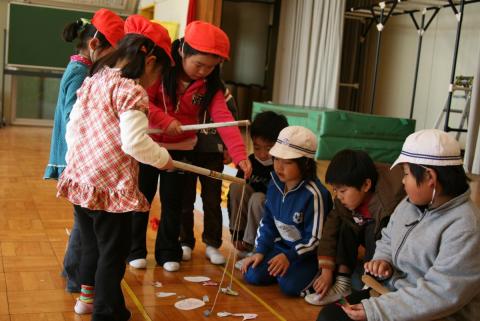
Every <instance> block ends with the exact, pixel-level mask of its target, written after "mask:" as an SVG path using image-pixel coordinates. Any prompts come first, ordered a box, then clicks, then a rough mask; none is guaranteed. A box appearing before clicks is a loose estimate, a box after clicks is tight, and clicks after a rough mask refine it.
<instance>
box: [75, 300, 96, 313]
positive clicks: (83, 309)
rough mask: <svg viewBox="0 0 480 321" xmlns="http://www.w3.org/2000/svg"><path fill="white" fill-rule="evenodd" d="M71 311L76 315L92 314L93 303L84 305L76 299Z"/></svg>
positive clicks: (84, 303)
mask: <svg viewBox="0 0 480 321" xmlns="http://www.w3.org/2000/svg"><path fill="white" fill-rule="evenodd" d="M73 310H74V311H75V313H76V314H91V313H92V312H93V303H86V302H83V301H82V300H80V299H77V303H75V307H74V308H73Z"/></svg>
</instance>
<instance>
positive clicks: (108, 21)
mask: <svg viewBox="0 0 480 321" xmlns="http://www.w3.org/2000/svg"><path fill="white" fill-rule="evenodd" d="M92 25H94V26H95V28H97V30H98V31H99V32H101V33H102V35H104V36H105V38H107V40H108V42H109V43H110V44H111V45H112V47H116V46H117V43H118V42H119V41H120V39H122V38H123V36H124V35H125V32H124V30H123V25H124V22H123V20H122V18H120V17H119V16H118V15H116V14H115V13H113V12H112V11H110V10H108V9H100V10H98V11H97V12H95V14H94V15H93V18H92Z"/></svg>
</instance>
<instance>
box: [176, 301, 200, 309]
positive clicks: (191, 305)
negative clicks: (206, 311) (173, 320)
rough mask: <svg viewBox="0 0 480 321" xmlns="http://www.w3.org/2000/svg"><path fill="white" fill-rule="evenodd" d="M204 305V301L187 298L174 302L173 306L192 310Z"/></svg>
mask: <svg viewBox="0 0 480 321" xmlns="http://www.w3.org/2000/svg"><path fill="white" fill-rule="evenodd" d="M204 305H205V302H203V301H202V300H199V299H195V298H188V299H185V300H181V301H177V302H176V303H175V307H176V308H177V309H179V310H193V309H197V308H200V307H203V306H204Z"/></svg>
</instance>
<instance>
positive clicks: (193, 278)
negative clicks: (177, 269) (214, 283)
mask: <svg viewBox="0 0 480 321" xmlns="http://www.w3.org/2000/svg"><path fill="white" fill-rule="evenodd" d="M183 279H184V280H185V281H188V282H194V283H201V282H207V281H210V278H209V277H208V276H201V275H199V276H184V277H183Z"/></svg>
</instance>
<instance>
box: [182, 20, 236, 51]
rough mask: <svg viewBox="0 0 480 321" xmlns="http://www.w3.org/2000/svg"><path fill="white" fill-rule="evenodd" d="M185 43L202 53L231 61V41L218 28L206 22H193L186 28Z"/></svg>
mask: <svg viewBox="0 0 480 321" xmlns="http://www.w3.org/2000/svg"><path fill="white" fill-rule="evenodd" d="M185 42H186V43H188V44H189V46H190V47H192V48H193V49H196V50H198V51H201V52H205V53H209V54H213V55H217V56H220V57H222V58H224V59H227V60H228V59H229V57H228V55H229V52H230V40H228V36H227V34H226V33H225V32H224V31H223V30H222V29H220V28H218V27H217V26H214V25H212V24H211V23H208V22H204V21H198V20H197V21H193V22H191V23H189V24H188V25H187V28H185Z"/></svg>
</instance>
